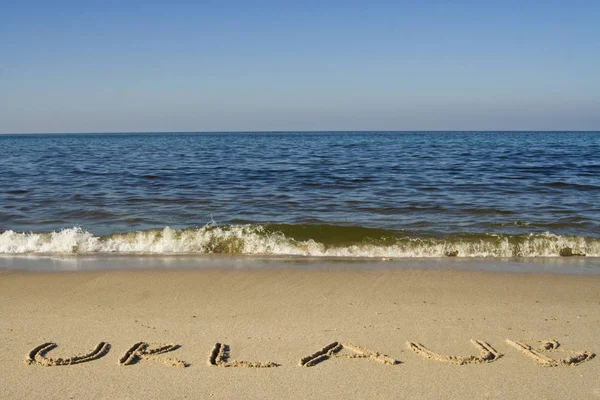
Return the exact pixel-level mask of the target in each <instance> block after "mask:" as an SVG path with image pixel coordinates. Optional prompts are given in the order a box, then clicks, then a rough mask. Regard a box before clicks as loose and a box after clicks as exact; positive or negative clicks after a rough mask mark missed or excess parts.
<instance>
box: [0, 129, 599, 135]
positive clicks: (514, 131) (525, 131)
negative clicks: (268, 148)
mask: <svg viewBox="0 0 600 400" xmlns="http://www.w3.org/2000/svg"><path fill="white" fill-rule="evenodd" d="M444 132H449V133H453V132H454V133H458V132H464V133H600V130H587V129H585V130H582V129H576V130H565V129H558V130H543V129H541V130H539V129H535V130H531V129H525V130H518V129H517V130H515V129H491V130H489V129H485V130H476V129H466V130H465V129H448V130H443V129H426V130H415V129H409V130H385V129H383V130H382V129H376V130H368V129H367V130H365V129H361V130H343V129H340V130H338V129H326V130H220V131H212V130H210V131H108V132H102V131H97V132H0V135H2V136H11V135H12V136H16V135H139V134H180V133H187V134H203V133H206V134H211V133H444Z"/></svg>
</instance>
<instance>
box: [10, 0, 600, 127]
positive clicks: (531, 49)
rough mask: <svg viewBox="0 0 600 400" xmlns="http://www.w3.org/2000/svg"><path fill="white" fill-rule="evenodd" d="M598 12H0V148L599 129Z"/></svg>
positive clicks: (411, 7) (233, 7)
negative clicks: (157, 139)
mask: <svg viewBox="0 0 600 400" xmlns="http://www.w3.org/2000/svg"><path fill="white" fill-rule="evenodd" d="M598 21H600V2H598V1H578V0H574V1H552V0H550V1H527V0H524V1H498V2H495V1H494V2H492V1H481V0H480V1H471V2H464V1H453V2H450V1H445V2H442V1H439V2H436V1H414V2H403V1H389V2H388V1H376V0H375V1H371V2H366V1H362V2H357V1H329V2H328V1H310V0H305V1H283V0H282V1H225V0H223V1H197V2H193V1H189V2H178V1H173V2H156V1H144V2H142V1H129V2H127V1H122V2H117V1H109V0H107V1H102V2H100V1H98V2H97V1H83V0H81V1H66V0H63V1H61V0H59V1H50V0H47V1H27V0H23V1H19V2H17V1H13V2H7V1H3V0H0V51H1V52H0V133H20V132H40V133H41V132H132V131H134V132H139V131H229V130H521V129H522V130H600V73H599V72H598V71H600V24H599V23H598Z"/></svg>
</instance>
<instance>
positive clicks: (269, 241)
mask: <svg viewBox="0 0 600 400" xmlns="http://www.w3.org/2000/svg"><path fill="white" fill-rule="evenodd" d="M102 253H118V254H157V255H158V254H190V253H192V254H217V253H219V254H238V255H296V256H310V257H356V258H363V257H390V258H410V257H559V256H573V255H575V256H577V255H587V256H600V238H595V237H585V236H567V235H556V234H553V233H548V232H547V233H536V234H521V235H505V234H491V233H490V234H453V235H448V236H445V237H426V236H412V235H410V234H407V233H405V232H398V231H388V230H381V229H371V228H363V227H343V226H332V225H229V226H214V225H207V226H204V227H201V228H187V229H180V230H177V229H171V228H169V227H165V228H164V229H158V230H148V231H138V232H128V233H115V234H112V235H108V236H95V235H93V234H92V233H90V232H88V231H86V230H84V229H82V228H77V227H76V228H69V229H63V230H61V231H57V232H52V233H35V232H31V233H27V232H24V233H20V232H14V231H12V230H8V231H4V232H2V233H0V254H102Z"/></svg>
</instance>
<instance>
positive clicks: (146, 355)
mask: <svg viewBox="0 0 600 400" xmlns="http://www.w3.org/2000/svg"><path fill="white" fill-rule="evenodd" d="M180 347H181V346H179V345H178V344H157V345H156V347H150V344H149V343H146V342H138V343H136V344H134V345H133V346H132V347H131V348H130V349H129V350H127V352H126V353H125V354H124V355H123V357H121V359H120V360H119V365H132V364H135V363H137V362H138V361H140V360H151V361H157V362H161V363H163V364H167V365H170V366H173V367H187V366H189V364H188V363H186V362H185V361H181V360H179V359H177V358H168V357H156V355H158V354H163V353H167V352H169V351H174V350H177V349H178V348H180Z"/></svg>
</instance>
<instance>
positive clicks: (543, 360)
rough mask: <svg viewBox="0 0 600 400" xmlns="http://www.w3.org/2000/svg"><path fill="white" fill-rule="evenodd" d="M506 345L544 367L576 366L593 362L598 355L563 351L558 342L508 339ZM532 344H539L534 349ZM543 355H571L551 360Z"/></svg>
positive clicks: (578, 351)
mask: <svg viewBox="0 0 600 400" xmlns="http://www.w3.org/2000/svg"><path fill="white" fill-rule="evenodd" d="M506 343H508V344H509V345H511V346H512V347H514V348H515V349H517V350H519V351H520V352H521V353H523V354H525V355H527V356H529V357H531V358H533V360H534V361H535V362H536V363H538V364H540V365H542V366H544V367H558V366H565V365H570V366H576V365H579V364H581V363H584V362H586V361H589V360H591V359H592V358H594V357H595V356H596V355H595V354H594V353H590V352H588V351H585V350H567V349H562V348H560V349H559V347H560V344H559V343H558V342H557V341H556V340H552V339H549V340H522V341H520V342H517V341H512V340H510V339H506ZM530 343H536V344H538V346H537V347H535V348H534V347H533V346H531V345H530ZM543 353H567V354H570V355H569V357H567V358H559V359H555V358H551V357H548V356H547V355H546V354H543Z"/></svg>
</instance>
